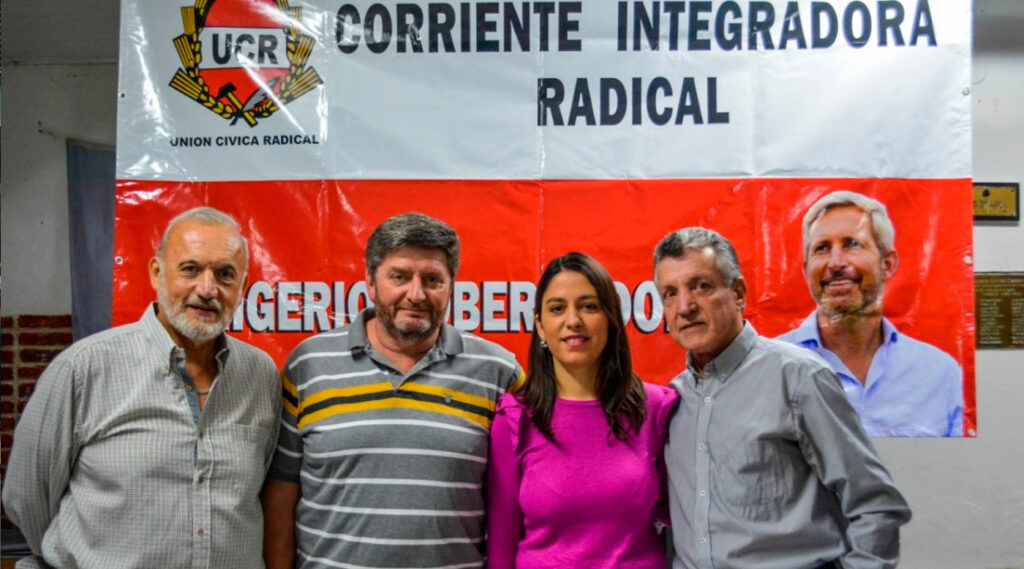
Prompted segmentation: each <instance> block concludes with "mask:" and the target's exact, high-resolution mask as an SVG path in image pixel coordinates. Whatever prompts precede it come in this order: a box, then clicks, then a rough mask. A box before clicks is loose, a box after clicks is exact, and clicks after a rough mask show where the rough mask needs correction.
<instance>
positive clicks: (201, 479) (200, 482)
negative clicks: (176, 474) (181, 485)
mask: <svg viewBox="0 0 1024 569" xmlns="http://www.w3.org/2000/svg"><path fill="white" fill-rule="evenodd" d="M204 480H206V479H205V478H203V477H202V476H200V477H199V478H197V479H196V483H197V484H202V483H203V481H204Z"/></svg>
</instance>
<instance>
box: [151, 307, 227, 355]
mask: <svg viewBox="0 0 1024 569" xmlns="http://www.w3.org/2000/svg"><path fill="white" fill-rule="evenodd" d="M157 309H158V308H157V303H155V302H154V303H152V304H150V305H149V307H147V308H146V310H145V311H144V312H143V313H142V319H141V322H142V327H143V329H144V330H145V331H146V334H147V335H148V336H149V339H150V341H151V342H153V344H154V345H156V348H157V351H158V352H159V353H161V354H167V357H168V358H169V359H170V361H171V362H172V363H173V362H174V361H175V360H176V358H179V357H184V351H183V350H182V349H181V347H180V346H178V345H177V344H175V343H174V340H173V339H172V338H171V335H170V334H168V333H167V329H166V328H164V325H163V324H162V323H161V322H160V319H159V318H158V317H157V315H156V311H157ZM216 342H217V344H216V346H217V347H216V354H217V355H216V357H217V359H218V360H219V361H220V363H221V365H222V366H223V365H224V364H226V363H227V361H228V353H229V352H230V351H231V350H229V349H228V342H227V336H226V335H224V334H221V335H220V336H217V340H216Z"/></svg>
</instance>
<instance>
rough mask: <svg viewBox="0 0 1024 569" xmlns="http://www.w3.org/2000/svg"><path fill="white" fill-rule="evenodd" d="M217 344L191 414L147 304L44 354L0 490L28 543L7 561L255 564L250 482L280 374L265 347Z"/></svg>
mask: <svg viewBox="0 0 1024 569" xmlns="http://www.w3.org/2000/svg"><path fill="white" fill-rule="evenodd" d="M221 346H222V349H221V350H220V352H219V353H218V355H217V360H218V367H219V374H218V376H217V379H216V380H215V382H214V385H213V389H212V391H211V392H210V395H209V397H208V398H207V402H206V405H205V407H204V408H203V410H202V413H201V414H200V416H199V421H198V423H197V422H196V421H195V419H194V418H193V414H192V411H191V409H190V406H189V402H188V397H187V393H186V386H187V385H188V384H186V383H184V382H183V381H182V378H181V376H180V375H179V374H178V372H177V370H176V368H175V366H174V363H173V362H174V352H175V345H174V343H173V342H172V340H171V338H170V336H169V335H168V334H167V331H166V330H165V329H164V328H163V326H162V325H161V324H160V322H159V320H158V319H157V317H156V313H155V311H154V308H153V307H150V308H149V309H147V310H146V312H145V313H144V314H143V316H142V319H141V320H139V321H138V322H136V323H133V324H128V325H125V326H119V327H117V328H113V329H111V330H107V331H105V332H101V333H99V334H96V335H93V336H90V337H89V338H86V339H84V340H81V341H79V342H76V343H75V344H74V345H72V346H71V347H70V348H68V349H67V350H65V351H64V352H63V353H61V354H60V356H58V357H57V358H56V359H55V360H54V361H53V362H52V363H51V364H50V366H49V367H48V368H47V369H46V372H45V373H44V374H43V376H42V377H41V378H40V379H39V382H38V384H37V386H36V390H35V393H34V394H33V396H32V398H31V400H29V403H28V405H27V406H26V408H25V412H24V413H23V414H22V416H21V420H20V421H19V423H18V426H17V429H16V430H15V434H14V447H13V449H12V451H11V456H10V461H9V464H8V466H7V479H6V481H5V483H4V489H3V502H4V506H5V508H6V510H7V513H8V516H9V517H10V518H11V520H13V521H14V522H15V523H16V524H17V525H18V526H19V527H20V528H21V530H22V532H23V533H24V534H25V537H26V538H27V540H28V543H29V545H30V546H31V548H32V551H33V553H34V554H35V555H34V556H32V557H30V558H27V559H24V560H22V561H21V562H19V564H18V567H19V568H25V567H46V566H48V565H49V566H53V567H59V568H61V569H76V568H96V569H101V568H102V569H120V568H125V569H128V568H135V569H142V568H156V567H160V568H175V569H177V568H181V569H185V568H189V569H200V568H204V569H205V568H214V569H230V568H238V569H253V568H259V567H263V558H262V538H263V516H262V512H261V508H260V502H259V491H260V487H261V486H262V484H263V479H264V475H265V473H266V470H267V468H268V466H269V464H270V458H271V456H272V452H273V449H274V446H275V440H276V433H277V428H278V427H277V426H278V414H279V409H280V393H281V383H280V379H279V376H278V374H277V370H276V367H275V365H274V362H273V361H272V360H271V359H270V357H269V356H268V355H267V354H266V353H264V352H262V351H260V350H258V349H256V348H254V347H252V346H249V345H248V344H245V343H243V342H240V341H238V340H235V339H233V338H229V337H227V336H224V337H223V339H222V340H221Z"/></svg>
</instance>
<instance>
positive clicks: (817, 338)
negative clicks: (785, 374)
mask: <svg viewBox="0 0 1024 569" xmlns="http://www.w3.org/2000/svg"><path fill="white" fill-rule="evenodd" d="M792 334H793V336H792V338H793V340H794V341H795V342H796V343H799V344H802V345H804V346H807V345H810V346H813V347H816V348H817V347H821V345H822V343H821V331H820V330H819V329H818V311H817V310H815V311H814V312H812V313H811V315H810V316H808V317H807V318H806V319H804V321H803V322H801V323H800V326H799V327H798V328H796V329H795V330H793V332H792ZM898 337H899V333H898V331H897V330H896V327H895V326H893V324H892V322H889V319H888V318H885V317H882V343H883V344H891V343H895V342H896V340H897V338H898Z"/></svg>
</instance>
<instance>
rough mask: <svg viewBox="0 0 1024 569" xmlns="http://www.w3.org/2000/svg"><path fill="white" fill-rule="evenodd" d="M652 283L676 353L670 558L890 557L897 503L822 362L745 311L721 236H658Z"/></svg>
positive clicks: (792, 561)
mask: <svg viewBox="0 0 1024 569" xmlns="http://www.w3.org/2000/svg"><path fill="white" fill-rule="evenodd" d="M654 280H655V284H656V285H657V287H658V292H659V294H660V296H661V300H662V303H663V305H664V311H665V318H666V321H667V323H668V328H669V332H670V334H671V335H672V338H673V339H674V340H675V341H676V343H678V344H679V345H680V346H681V347H682V348H683V349H685V350H686V351H687V358H686V369H685V370H684V371H683V372H682V373H680V374H679V376H677V377H676V378H675V379H674V380H673V381H672V387H674V388H675V389H676V390H677V391H679V392H680V393H681V394H682V399H681V401H680V406H679V409H678V411H677V413H676V415H675V417H674V418H673V419H672V423H671V425H670V427H669V437H668V443H667V444H666V447H665V459H666V464H667V466H668V472H669V498H670V510H671V514H672V526H673V527H672V538H673V545H674V547H675V555H674V558H673V561H672V566H673V568H674V569H682V568H687V569H690V568H700V569H740V568H742V569H815V568H819V567H839V566H840V565H839V563H840V562H841V563H842V566H844V567H847V568H853V569H867V568H873V569H874V568H878V569H881V568H891V567H895V566H896V561H897V559H898V557H899V527H900V526H901V525H902V524H904V523H906V522H907V521H908V520H909V519H910V509H909V508H908V507H907V503H906V501H904V499H903V497H902V496H901V495H900V493H899V492H898V491H897V490H896V488H895V487H894V486H893V483H892V479H891V478H890V476H889V473H888V472H887V471H886V469H885V467H884V466H883V465H882V463H881V461H880V460H879V458H878V455H877V453H876V452H875V449H874V448H873V447H872V445H871V442H870V440H869V439H868V437H867V435H866V434H865V433H864V429H863V428H862V427H861V424H860V421H859V420H858V418H857V415H856V413H855V412H854V410H853V408H852V407H851V406H850V403H849V401H848V400H847V399H846V396H845V395H844V394H843V390H842V387H841V386H840V384H839V381H838V379H837V378H836V376H835V374H834V373H833V372H832V370H831V369H830V368H829V367H828V365H827V364H826V363H825V362H824V361H822V360H821V359H820V358H818V357H817V356H816V355H814V354H813V353H811V352H809V351H807V350H803V349H801V348H798V347H796V346H793V345H790V344H786V343H783V342H779V341H776V340H770V339H766V338H762V337H761V336H759V335H758V334H757V332H756V331H755V330H754V328H753V327H752V326H751V325H750V324H749V323H746V322H745V321H744V319H743V308H744V302H745V299H746V293H747V288H746V284H745V282H744V280H743V276H742V274H741V273H740V267H739V261H738V259H737V256H736V252H735V250H734V249H733V247H732V245H731V244H730V243H729V242H728V241H727V240H726V239H725V238H724V237H722V236H721V235H719V234H718V233H716V232H714V231H710V230H707V229H704V228H700V227H691V228H686V229H681V230H679V231H675V232H673V233H670V234H668V235H667V236H666V237H665V238H664V239H662V240H661V242H660V243H658V245H657V247H656V248H655V251H654Z"/></svg>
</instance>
